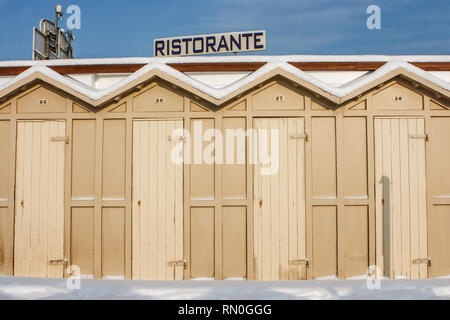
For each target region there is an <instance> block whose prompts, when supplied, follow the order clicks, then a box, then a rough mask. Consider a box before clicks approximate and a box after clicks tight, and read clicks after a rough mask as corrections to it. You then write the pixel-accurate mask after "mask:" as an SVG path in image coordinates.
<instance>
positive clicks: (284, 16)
mask: <svg viewBox="0 0 450 320" xmlns="http://www.w3.org/2000/svg"><path fill="white" fill-rule="evenodd" d="M56 3H61V4H62V5H63V6H64V8H67V7H68V6H69V5H71V4H76V5H78V6H80V8H81V30H74V34H75V36H76V40H75V42H74V54H75V56H76V57H77V58H101V57H130V56H135V57H138V56H139V57H148V56H152V55H153V39H154V38H160V37H170V36H178V35H191V34H205V33H219V32H231V31H241V30H257V29H265V30H266V31H267V50H266V51H260V52H258V54H450V18H449V14H450V1H449V0H426V1H424V0H382V1H380V0H378V1H377V0H308V1H306V0H191V1H189V0H184V1H183V0H159V1H152V0H128V1H114V0H95V1H93V0H84V1H75V0H69V1H66V0H61V1H48V0H39V1H36V0H0V43H1V45H0V60H13V59H30V58H31V47H32V27H33V26H38V24H39V20H40V19H41V18H50V19H52V20H53V15H54V13H53V12H54V11H53V10H54V5H55V4H56ZM371 4H376V5H379V6H380V7H381V30H369V29H367V27H366V20H367V18H368V16H369V15H368V14H366V9H367V7H368V6H369V5H371ZM67 16H68V15H67V14H66V16H65V17H63V22H62V23H63V25H65V24H66V19H67Z"/></svg>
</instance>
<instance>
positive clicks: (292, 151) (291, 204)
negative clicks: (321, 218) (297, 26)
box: [287, 119, 303, 280]
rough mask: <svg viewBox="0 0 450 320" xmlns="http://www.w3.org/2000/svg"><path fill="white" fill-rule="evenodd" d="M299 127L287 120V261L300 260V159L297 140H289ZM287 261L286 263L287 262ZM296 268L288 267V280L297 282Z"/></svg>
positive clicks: (297, 132) (296, 122)
mask: <svg viewBox="0 0 450 320" xmlns="http://www.w3.org/2000/svg"><path fill="white" fill-rule="evenodd" d="M300 130H301V128H300V125H299V123H298V121H296V119H289V120H288V128H287V136H288V146H287V148H288V157H287V162H288V164H287V168H288V177H287V178H288V192H287V195H288V210H287V211H288V215H289V218H288V219H289V222H288V224H289V231H288V234H289V243H288V248H289V256H288V259H289V261H293V260H297V259H300V257H301V256H300V255H299V251H300V248H298V241H299V240H298V239H297V237H301V236H302V235H301V234H300V233H298V232H299V226H300V223H301V221H299V218H300V214H301V213H300V212H299V198H298V192H297V190H298V189H300V188H301V186H300V185H299V184H300V181H299V179H298V175H299V174H300V173H299V172H297V163H298V162H301V158H298V156H297V153H298V152H299V151H300V150H297V140H296V139H290V138H289V137H290V136H291V135H294V134H302V133H303V132H301V131H300ZM289 261H288V262H289ZM297 269H298V268H297V267H296V266H290V267H289V280H297V279H298V273H297Z"/></svg>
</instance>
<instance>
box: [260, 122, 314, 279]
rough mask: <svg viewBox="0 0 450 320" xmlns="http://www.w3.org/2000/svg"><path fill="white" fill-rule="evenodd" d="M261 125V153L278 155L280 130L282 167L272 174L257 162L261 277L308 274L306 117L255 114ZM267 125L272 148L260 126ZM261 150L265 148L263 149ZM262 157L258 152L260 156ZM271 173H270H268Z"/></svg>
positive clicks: (285, 276)
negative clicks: (264, 171)
mask: <svg viewBox="0 0 450 320" xmlns="http://www.w3.org/2000/svg"><path fill="white" fill-rule="evenodd" d="M254 128H255V129H256V130H258V143H257V146H256V149H257V154H260V153H261V152H262V153H263V154H267V155H269V156H272V157H273V156H274V152H275V151H276V150H271V144H272V143H271V139H275V138H276V135H275V134H274V133H275V131H272V130H278V139H279V141H278V142H276V143H275V144H274V146H277V145H278V146H279V166H278V168H279V169H278V170H277V171H276V172H273V174H271V175H267V174H264V173H263V170H262V169H264V168H265V167H266V166H265V165H263V164H261V162H260V161H258V163H257V164H256V165H255V166H254V194H255V204H254V253H253V255H254V261H255V266H254V268H255V275H256V279H257V280H287V279H293V280H296V279H305V278H306V266H305V265H304V259H306V226H305V172H304V159H305V147H304V143H305V142H304V137H303V134H304V120H303V119H302V118H275V119H274V118H272V119H263V118H260V119H254ZM260 129H263V130H267V131H266V132H267V136H268V137H269V139H267V140H269V141H267V149H268V150H267V151H266V150H265V147H264V146H262V144H261V143H262V141H264V140H265V139H260V138H261V137H260V135H259V130H260ZM260 151H261V152H260ZM259 159H260V157H259V156H258V160H259ZM266 173H267V172H266Z"/></svg>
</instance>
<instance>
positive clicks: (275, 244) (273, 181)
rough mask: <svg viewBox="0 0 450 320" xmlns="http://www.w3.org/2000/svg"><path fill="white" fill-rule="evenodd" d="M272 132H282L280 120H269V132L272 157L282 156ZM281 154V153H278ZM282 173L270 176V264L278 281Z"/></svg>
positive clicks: (273, 275) (272, 274) (272, 275)
mask: <svg viewBox="0 0 450 320" xmlns="http://www.w3.org/2000/svg"><path fill="white" fill-rule="evenodd" d="M272 130H276V131H278V133H279V132H280V123H279V120H278V119H270V120H269V132H268V135H269V137H270V142H268V143H269V144H270V153H269V155H270V157H272V158H273V157H275V156H278V157H279V156H280V155H279V154H278V155H276V153H275V152H276V151H275V150H273V149H272V141H274V140H275V141H276V140H278V141H276V142H275V145H276V146H277V147H278V149H279V145H280V140H279V139H280V137H279V135H280V134H278V139H276V136H275V135H274V134H273V133H272ZM278 153H279V151H278ZM279 190H280V171H279V170H278V172H276V173H275V174H272V175H270V234H271V242H270V263H271V279H272V280H278V279H279V277H280V273H279V271H280V270H279V265H280V225H279V224H280V193H279Z"/></svg>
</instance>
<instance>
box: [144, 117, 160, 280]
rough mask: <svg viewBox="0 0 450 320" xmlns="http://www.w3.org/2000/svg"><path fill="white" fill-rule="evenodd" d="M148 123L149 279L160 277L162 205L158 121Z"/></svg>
mask: <svg viewBox="0 0 450 320" xmlns="http://www.w3.org/2000/svg"><path fill="white" fill-rule="evenodd" d="M145 123H146V125H147V126H149V136H148V137H147V136H146V139H148V140H146V142H145V143H146V144H147V145H148V146H149V150H150V151H149V154H148V156H149V158H148V159H147V158H146V160H145V161H144V162H142V165H143V166H146V165H147V164H146V163H148V167H149V168H148V177H147V176H146V178H145V179H146V181H147V182H146V183H147V184H148V190H149V191H148V192H150V194H149V202H148V207H147V208H148V209H147V211H146V214H147V215H148V216H149V217H148V223H149V225H148V230H149V231H148V233H149V234H148V237H149V238H144V239H143V241H148V250H149V252H148V255H149V258H148V260H149V263H150V265H149V279H159V278H158V246H159V241H160V239H159V237H160V234H159V233H160V230H159V225H158V206H160V205H161V201H160V199H159V194H160V192H161V191H160V188H161V187H162V186H160V185H159V179H160V177H158V172H159V171H160V168H159V165H160V163H159V162H160V161H159V158H158V157H159V152H160V150H159V146H158V139H159V138H160V137H159V133H158V121H145Z"/></svg>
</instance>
